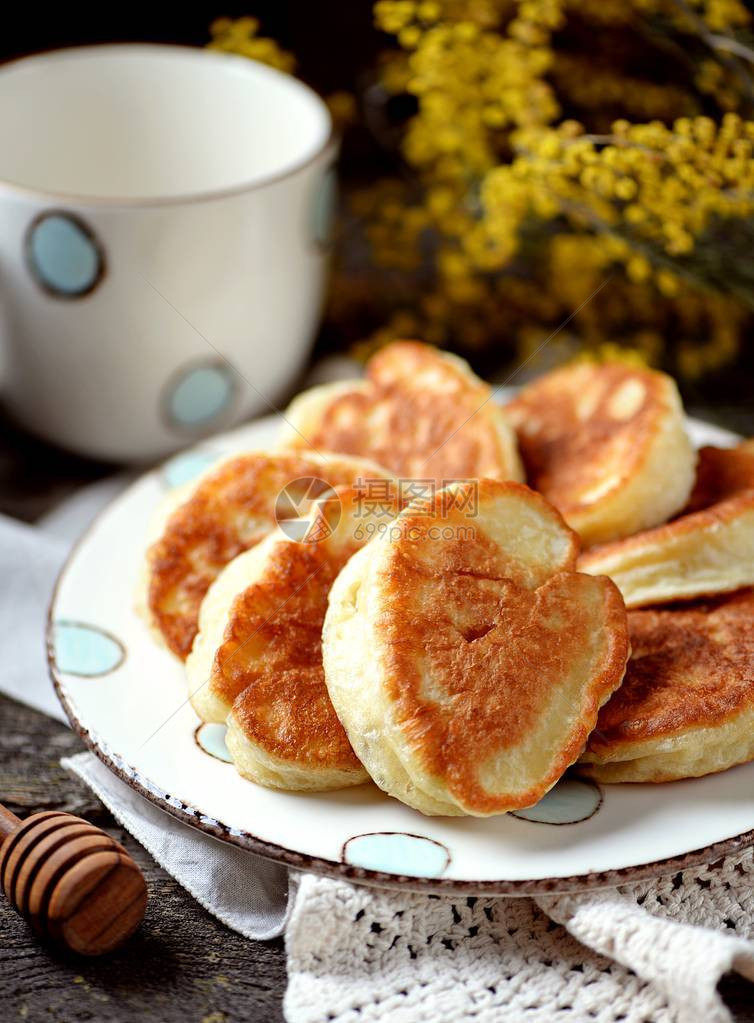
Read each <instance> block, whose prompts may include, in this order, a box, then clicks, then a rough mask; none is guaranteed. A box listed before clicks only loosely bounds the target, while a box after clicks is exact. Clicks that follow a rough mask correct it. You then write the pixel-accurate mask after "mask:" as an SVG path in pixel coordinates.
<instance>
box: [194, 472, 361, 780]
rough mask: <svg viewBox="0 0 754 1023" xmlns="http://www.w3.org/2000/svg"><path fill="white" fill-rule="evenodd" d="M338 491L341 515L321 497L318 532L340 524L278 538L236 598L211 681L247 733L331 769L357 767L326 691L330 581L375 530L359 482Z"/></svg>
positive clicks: (288, 755)
mask: <svg viewBox="0 0 754 1023" xmlns="http://www.w3.org/2000/svg"><path fill="white" fill-rule="evenodd" d="M337 492H338V495H339V498H340V501H341V502H342V514H340V512H341V509H339V508H335V506H334V504H333V506H331V507H328V506H324V508H323V509H322V510H323V514H322V515H317V516H315V519H314V521H313V526H312V530H311V535H312V536H317V535H321V532H320V531H318V527H319V525H320V524H321V523H322V522H323V521H329V522H330V523H332V524H333V526H334V527H335V528H334V532H333V533H332V534H330V535H328V536H326V538H324V539H322V540H320V541H319V542H316V541H315V542H307V543H293V542H286V541H285V540H281V541H280V542H279V543H276V544H275V545H274V547H273V549H272V553H271V556H270V558H269V560H268V561H267V563H266V567H265V571H264V575H263V577H262V578H260V579H259V580H258V581H256V582H253V583H252V584H251V585H249V586H248V587H247V588H246V589H245V590H244V591H243V592H242V593H241V594H239V595H238V596H237V597H236V599H235V600H234V602H233V604H232V606H231V610H230V614H229V616H228V623H227V626H226V630H225V636H224V639H223V643H222V646H220V647H219V649H218V651H217V653H216V654H215V661H214V665H213V669H212V678H211V682H210V684H211V686H212V689H213V690H214V691H215V692H216V693H217V694H218V695H219V696H220V697H221V698H222V699H223V700H224V701H225V702H226V703H228V704H233V713H234V717H235V719H236V722H237V723H238V725H239V726H240V727H241V729H242V730H243V732H244V734H245V735H246V737H247V738H248V739H250V740H252V741H253V742H255V743H258V744H259V745H261V746H263V747H264V749H265V750H266V751H267V752H268V753H269V754H271V755H273V756H275V757H278V758H280V759H282V760H295V761H296V762H297V763H299V764H302V763H303V764H311V765H312V766H314V767H321V768H325V769H328V768H329V769H337V768H339V769H348V768H357V767H359V760H358V759H357V757H356V755H355V753H354V752H353V750H352V749H351V745H350V743H349V742H348V739H347V737H346V733H345V731H344V729H343V726H342V725H341V723H340V721H339V720H338V717H337V715H336V714H335V711H334V710H333V707H332V704H331V703H330V698H329V696H328V693H327V687H326V685H325V676H324V670H323V667H322V644H321V639H322V625H323V622H324V619H325V612H326V611H327V597H328V594H329V592H330V587H331V586H332V583H333V581H334V579H335V577H336V575H337V574H338V573H339V572H340V570H341V568H342V567H343V565H345V563H346V561H348V559H349V558H350V557H351V555H352V554H354V553H355V552H356V550H358V549H359V547H361V546H362V545H363V544H364V543H365V542H366V541H367V540H368V539H369V537H370V535H371V530H369V529H365V528H364V527H365V526H366V524H367V521H368V520H369V515H368V513H367V512H365V511H364V512H363V513H361V512H358V508H359V499H358V498H357V495H356V491H354V490H352V489H350V488H337ZM361 507H362V508H363V502H362V503H361ZM354 512H358V514H357V515H356V517H354ZM336 516H339V518H338V521H337V525H335V521H334V519H335V517H336ZM324 532H325V533H326V532H327V530H325V531H324Z"/></svg>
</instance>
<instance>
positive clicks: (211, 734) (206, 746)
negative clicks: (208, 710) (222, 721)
mask: <svg viewBox="0 0 754 1023" xmlns="http://www.w3.org/2000/svg"><path fill="white" fill-rule="evenodd" d="M225 731H226V729H225V725H216V724H209V723H205V724H203V725H199V726H198V728H197V729H196V731H195V732H194V740H195V742H196V744H197V746H198V747H199V749H201V750H203V751H204V752H205V753H209V755H210V756H211V757H214V758H215V759H216V760H222V761H224V762H225V763H226V764H230V763H232V760H233V758H232V757H231V755H230V753H228V747H227V746H226V745H225Z"/></svg>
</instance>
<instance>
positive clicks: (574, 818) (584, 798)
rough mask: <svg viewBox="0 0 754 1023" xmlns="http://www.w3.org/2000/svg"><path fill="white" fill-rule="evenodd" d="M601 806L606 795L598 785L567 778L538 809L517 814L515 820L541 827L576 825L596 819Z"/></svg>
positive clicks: (518, 811)
mask: <svg viewBox="0 0 754 1023" xmlns="http://www.w3.org/2000/svg"><path fill="white" fill-rule="evenodd" d="M601 803H602V792H601V791H600V788H599V786H598V785H595V784H594V782H591V781H578V780H577V779H575V778H566V779H565V780H564V781H559V782H558V784H557V785H556V786H555V787H554V788H552V789H550V791H549V792H548V793H547V795H545V796H543V797H542V799H540V801H539V802H538V803H535V804H534V806H530V807H527V809H526V810H515V811H513V813H512V814H511V816H513V817H520V818H521V820H525V821H534V822H535V823H537V824H576V823H577V822H578V821H585V820H588V819H589V818H590V817H592V816H593V815H594V814H595V813H596V812H597V810H599V808H600V804H601Z"/></svg>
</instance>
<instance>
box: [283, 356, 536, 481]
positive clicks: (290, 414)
mask: <svg viewBox="0 0 754 1023" xmlns="http://www.w3.org/2000/svg"><path fill="white" fill-rule="evenodd" d="M286 420H287V426H286V427H285V428H284V434H283V443H284V445H285V446H286V447H293V448H298V447H301V446H306V445H308V444H310V445H311V446H312V447H314V448H315V449H316V448H319V447H324V448H327V449H328V450H330V451H343V452H345V453H347V454H353V455H363V456H364V457H367V458H372V459H374V460H375V461H376V462H379V464H380V465H384V466H386V468H388V469H390V470H391V471H392V472H393V473H395V475H396V476H399V477H403V478H406V479H426V480H430V479H431V480H434V481H435V482H436V483H437V484H440V485H441V484H443V483H447V482H449V481H451V480H457V479H475V478H477V477H479V476H489V477H491V478H493V479H523V471H522V468H521V462H520V459H519V456H518V450H517V448H516V439H515V436H514V433H513V431H512V429H511V427H510V426H509V425H508V423H507V421H506V419H505V416H504V414H503V412H502V411H501V409H500V408H499V407H498V406H497V405H496V404H495V402H494V400H493V398H492V391H491V389H490V387H489V386H488V385H487V384H485V383H484V381H482V380H480V379H479V377H477V376H475V375H474V374H473V373H472V371H471V369H470V368H469V366H468V364H467V363H466V362H464V360H463V359H459V358H458V357H457V356H454V355H448V354H447V353H444V352H438V351H437V350H436V349H435V348H432V347H430V346H429V345H425V344H421V343H420V342H418V341H396V342H394V343H393V344H390V345H388V346H387V347H385V348H383V349H382V350H381V351H380V352H378V353H377V355H375V356H374V357H373V358H372V359H371V360H370V361H369V363H368V364H367V370H366V377H365V379H364V380H360V381H352V380H349V381H346V382H340V383H337V384H329V385H325V386H323V387H315V388H313V389H312V390H310V391H306V392H304V394H302V395H300V396H299V397H298V398H296V399H295V400H294V401H293V402H292V404H291V406H290V408H289V409H288V411H287V413H286Z"/></svg>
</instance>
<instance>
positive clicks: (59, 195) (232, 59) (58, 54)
mask: <svg viewBox="0 0 754 1023" xmlns="http://www.w3.org/2000/svg"><path fill="white" fill-rule="evenodd" d="M139 50H143V51H151V52H157V53H158V54H162V55H164V56H169V57H183V56H192V55H193V56H196V55H200V54H201V59H203V60H213V61H215V62H217V63H223V64H230V63H233V64H235V65H236V66H237V67H239V68H241V67H243V66H245V65H248V64H252V65H253V66H254V69H255V70H257V71H261V73H262V75H265V74H268V75H269V76H270V77H272V78H277V79H278V80H281V79H283V80H285V83H286V85H291V86H292V87H293V88H294V89H298V90H300V91H301V92H302V93H306V94H308V96H309V97H310V98H311V99H313V100H314V101H315V102H316V104H317V105H318V106H319V107H320V109H321V111H322V113H323V114H324V115H325V118H326V124H327V126H328V127H327V132H326V134H325V136H324V139H323V141H322V142H321V143H320V144H319V145H318V146H317V147H316V148H315V149H314V151H313V152H312V153H310V154H308V155H307V156H305V157H303V158H302V159H300V160H297V161H295V162H293V163H292V164H291V165H290V166H288V167H285V168H284V169H283V170H280V171H276V172H273V173H269V174H266V175H260V176H258V177H256V178H254V179H253V180H249V181H243V182H240V183H239V184H236V185H228V186H226V187H224V188H209V189H202V190H200V191H195V192H186V193H181V194H176V195H161V196H160V195H158V196H97V195H84V194H78V193H74V192H59V191H56V190H54V189H48V188H36V187H33V186H31V185H23V184H21V183H20V182H17V181H10V180H8V179H6V178H4V177H2V176H0V191H8V192H11V193H12V194H16V195H18V196H20V197H22V198H25V199H41V200H43V201H52V202H55V203H57V204H58V205H61V206H65V205H75V206H87V207H95V208H100V209H101V208H103V207H104V208H108V207H109V208H134V207H159V206H179V205H187V204H193V203H198V202H208V201H212V200H214V199H226V198H231V197H233V196H237V195H243V194H245V193H247V192H254V191H257V190H258V189H262V188H266V187H267V186H268V185H274V184H277V183H278V182H280V181H284V180H285V179H287V178H290V177H293V176H294V175H295V174H298V173H299V171H302V170H304V169H305V168H307V167H309V166H311V165H312V164H314V163H316V162H317V161H318V160H319V159H320V158H322V157H323V156H324V155H325V154H326V153H327V152H328V150H332V152H333V154H334V153H335V151H336V149H337V136H336V133H335V127H334V124H333V120H332V115H331V114H330V111H329V109H328V107H327V104H326V103H325V101H324V100H323V99H322V97H321V96H320V95H319V93H317V92H315V90H314V89H312V88H311V86H309V85H307V84H306V83H305V82H302V81H301V79H299V78H296V77H295V76H294V75H289V74H287V73H285V72H283V71H279V70H278V69H277V68H274V67H271V66H270V65H269V64H264V63H262V61H258V60H254V59H253V58H250V57H243V56H241V55H240V54H236V53H227V52H225V51H222V50H210V49H209V48H207V47H204V48H202V47H198V46H189V45H184V44H181V43H151V42H122V43H92V44H87V45H84V46H77V45H74V46H62V47H54V48H52V49H49V50H39V51H36V52H34V53H29V54H25V55H24V56H21V57H14V58H13V59H11V60H8V61H5V62H4V63H2V64H0V79H2V76H3V75H4V74H5V72H6V71H10V70H14V69H15V68H17V67H18V66H19V65H21V64H30V63H32V62H33V63H44V62H48V63H53V62H55V61H58V60H67V59H70V58H72V57H75V56H81V55H85V54H94V53H97V52H99V53H106V52H131V53H133V52H136V51H139Z"/></svg>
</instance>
